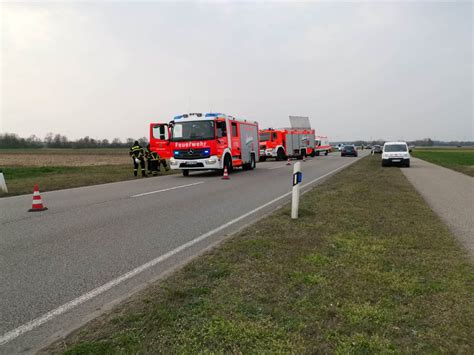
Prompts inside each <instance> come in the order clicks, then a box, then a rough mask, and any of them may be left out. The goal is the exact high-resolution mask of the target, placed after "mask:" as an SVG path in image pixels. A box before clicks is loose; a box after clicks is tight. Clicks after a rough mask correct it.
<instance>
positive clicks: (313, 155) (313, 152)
mask: <svg viewBox="0 0 474 355" xmlns="http://www.w3.org/2000/svg"><path fill="white" fill-rule="evenodd" d="M309 156H310V157H311V158H314V157H315V156H316V151H314V150H313V151H312V152H311V154H310V155H309Z"/></svg>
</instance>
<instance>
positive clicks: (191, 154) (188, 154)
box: [174, 148, 211, 159]
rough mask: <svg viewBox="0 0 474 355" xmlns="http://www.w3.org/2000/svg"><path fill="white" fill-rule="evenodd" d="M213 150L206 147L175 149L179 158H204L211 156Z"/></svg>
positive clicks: (176, 156)
mask: <svg viewBox="0 0 474 355" xmlns="http://www.w3.org/2000/svg"><path fill="white" fill-rule="evenodd" d="M210 152H211V150H210V149H209V148H204V149H183V150H177V151H175V154H174V156H175V158H179V159H202V158H209V157H210V156H211V154H210Z"/></svg>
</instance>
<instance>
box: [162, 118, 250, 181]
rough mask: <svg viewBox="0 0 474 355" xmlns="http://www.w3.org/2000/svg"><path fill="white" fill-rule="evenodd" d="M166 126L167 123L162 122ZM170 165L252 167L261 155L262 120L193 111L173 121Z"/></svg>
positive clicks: (186, 170)
mask: <svg viewBox="0 0 474 355" xmlns="http://www.w3.org/2000/svg"><path fill="white" fill-rule="evenodd" d="M161 125H164V124H161ZM167 127H168V128H169V131H168V132H169V139H168V142H169V152H170V155H171V158H170V167H171V169H174V170H178V169H179V170H181V171H182V173H183V175H184V176H188V175H189V172H190V171H191V170H218V171H220V172H221V173H223V172H224V167H227V170H228V172H231V171H232V169H233V168H236V167H242V168H243V169H244V170H252V169H254V168H255V167H256V161H257V160H258V158H259V151H258V123H257V122H253V121H247V120H241V119H237V118H235V117H232V116H229V115H225V114H222V113H206V114H202V113H189V114H183V115H180V116H176V117H175V118H174V119H173V120H172V121H171V122H170V123H169V124H167Z"/></svg>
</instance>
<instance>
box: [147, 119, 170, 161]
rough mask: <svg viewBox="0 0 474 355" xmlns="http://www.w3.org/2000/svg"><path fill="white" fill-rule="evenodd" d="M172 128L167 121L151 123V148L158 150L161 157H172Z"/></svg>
mask: <svg viewBox="0 0 474 355" xmlns="http://www.w3.org/2000/svg"><path fill="white" fill-rule="evenodd" d="M169 137H170V129H169V125H168V124H166V123H150V150H152V151H154V152H157V153H158V154H159V155H160V158H161V159H169V158H171V149H170V139H169Z"/></svg>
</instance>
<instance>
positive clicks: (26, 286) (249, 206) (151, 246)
mask: <svg viewBox="0 0 474 355" xmlns="http://www.w3.org/2000/svg"><path fill="white" fill-rule="evenodd" d="M361 153H362V154H361V155H362V156H364V155H366V154H367V153H366V152H365V151H362V152H361ZM357 159H359V158H349V157H347V158H341V157H339V156H338V154H331V155H329V156H327V157H325V156H322V157H316V158H314V159H309V160H307V161H306V162H302V163H301V164H302V167H303V191H304V190H305V189H307V188H308V187H309V186H313V185H314V184H316V183H318V182H319V181H322V180H323V179H324V178H325V177H328V176H330V175H331V174H332V173H334V172H337V171H340V170H341V169H343V168H344V167H346V166H348V165H349V164H351V163H353V162H355V161H357ZM294 162H295V161H293V162H292V163H294ZM292 170H293V165H292V166H286V163H285V162H274V161H268V162H265V163H259V164H257V169H255V170H253V171H245V172H244V171H240V170H236V171H235V172H234V173H233V174H231V175H230V180H222V179H221V178H220V176H217V175H215V174H214V173H206V172H195V173H191V176H189V177H182V176H181V175H175V176H165V177H159V178H148V179H143V178H138V179H137V180H134V181H126V182H118V183H112V184H106V185H98V186H90V187H81V188H75V189H69V190H61V191H52V192H47V193H42V194H41V195H42V198H43V202H44V203H45V205H46V206H47V207H48V208H49V210H48V211H45V212H38V213H28V212H27V210H28V209H29V208H30V207H31V201H32V196H31V195H26V196H17V197H9V198H3V199H0V285H1V287H0V310H1V312H0V344H1V345H0V353H6V354H11V353H18V352H23V351H26V352H32V351H35V350H38V349H39V348H40V347H42V346H44V345H46V344H47V343H49V342H50V341H51V340H52V339H54V337H57V336H60V335H63V334H64V333H66V332H68V331H70V330H71V329H73V328H75V327H77V326H79V325H81V324H82V323H84V321H86V320H88V319H91V318H92V317H93V316H94V315H97V314H98V313H100V312H102V311H103V310H105V309H107V308H110V306H112V305H113V304H114V302H117V301H119V300H121V299H123V298H125V297H127V296H128V295H130V294H131V293H132V292H134V291H136V290H137V289H139V288H141V287H143V286H144V285H145V284H146V283H147V282H150V281H153V280H156V279H158V278H159V277H160V276H161V275H163V274H164V273H166V272H167V271H168V272H169V271H170V270H173V269H174V268H176V267H177V266H179V265H181V264H182V263H183V262H185V261H186V260H189V259H190V258H191V257H193V256H195V255H197V254H198V253H199V252H202V251H203V250H205V249H206V248H207V247H209V246H211V245H213V244H215V243H216V242H218V241H219V240H222V239H223V238H224V237H225V235H227V234H229V233H232V232H235V231H236V230H238V229H240V228H242V226H245V225H246V224H248V223H250V222H252V221H255V220H256V219H258V218H259V217H261V216H262V215H264V214H265V213H268V212H269V211H272V210H274V209H275V208H276V207H278V206H280V205H281V204H283V203H285V202H288V201H289V200H290V191H291V174H292Z"/></svg>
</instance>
